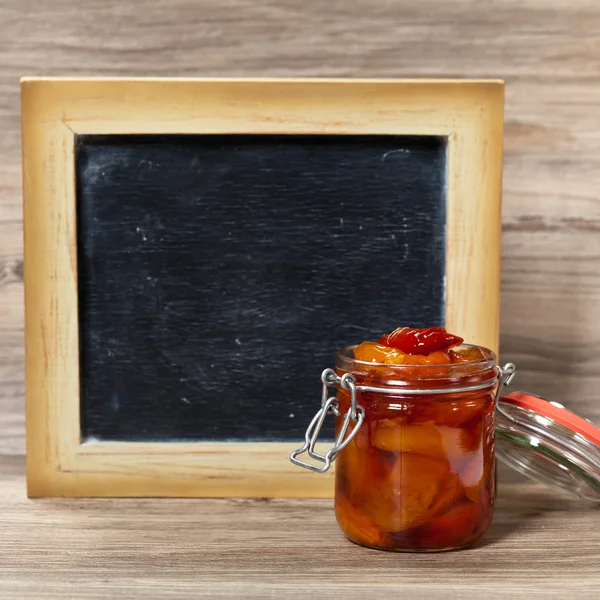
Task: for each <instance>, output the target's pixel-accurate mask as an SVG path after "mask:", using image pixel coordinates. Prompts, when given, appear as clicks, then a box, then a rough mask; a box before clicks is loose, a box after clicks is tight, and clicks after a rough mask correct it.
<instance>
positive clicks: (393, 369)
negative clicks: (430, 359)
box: [336, 344, 496, 375]
mask: <svg viewBox="0 0 600 600" xmlns="http://www.w3.org/2000/svg"><path fill="white" fill-rule="evenodd" d="M357 347H358V344H353V345H349V346H345V347H344V348H341V349H340V350H339V351H338V353H337V356H336V366H338V367H340V368H341V369H344V370H345V371H348V372H351V371H356V370H360V367H363V368H369V369H374V368H375V369H377V368H378V367H381V368H382V369H385V370H386V371H389V372H390V373H397V374H398V375H401V374H402V373H403V372H407V371H409V372H410V373H422V374H423V375H426V374H427V373H428V372H429V373H435V372H439V369H440V368H442V369H443V368H444V367H449V368H452V370H457V371H460V368H461V367H468V369H469V371H470V372H472V371H473V367H480V370H482V371H483V370H486V369H491V368H493V367H495V366H496V354H495V353H494V352H493V351H492V350H490V349H489V348H485V347H484V346H478V345H476V344H461V345H460V346H457V348H464V349H469V348H477V349H478V350H480V351H481V353H482V354H483V358H481V359H479V360H472V361H468V362H464V363H436V364H424V365H419V364H416V365H415V364H388V363H379V362H368V361H366V360H358V359H357V358H354V349H355V348H357ZM353 367H354V368H353ZM356 367H359V368H358V369H357V368H356ZM436 369H437V371H436Z"/></svg>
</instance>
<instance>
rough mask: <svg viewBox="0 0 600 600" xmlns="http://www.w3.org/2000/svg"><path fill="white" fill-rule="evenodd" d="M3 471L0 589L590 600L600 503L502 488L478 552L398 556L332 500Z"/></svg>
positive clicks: (100, 594)
mask: <svg viewBox="0 0 600 600" xmlns="http://www.w3.org/2000/svg"><path fill="white" fill-rule="evenodd" d="M22 468H23V463H22V459H20V458H16V457H12V458H11V459H10V460H8V461H6V462H4V464H3V465H2V468H1V471H0V481H2V485H1V486H0V519H1V523H2V525H1V527H2V529H1V532H2V534H1V535H0V596H1V597H2V598H3V599H4V600H13V599H14V600H17V599H18V600H24V599H28V598H31V599H35V600H46V599H49V598H77V599H81V598H85V599H100V598H115V599H118V598H127V599H130V600H134V599H137V598H140V599H142V598H144V599H146V598H211V599H212V598H249V599H252V598H273V599H275V598H277V599H278V600H279V599H288V598H300V597H304V598H313V597H315V598H316V597H319V598H346V599H363V598H365V597H367V595H368V597H369V598H390V597H401V598H407V599H427V600H436V599H440V598H461V599H463V598H464V599H465V600H470V599H473V600H475V599H477V600H479V599H480V598H486V599H490V600H493V599H500V598H502V599H504V598H522V599H524V600H525V599H537V598H540V599H541V598H544V599H547V598H556V599H558V598H561V599H563V598H567V597H575V598H578V599H583V600H586V599H589V600H592V599H596V598H597V597H598V596H597V593H598V587H599V586H600V572H599V571H598V568H597V567H598V561H599V560H600V554H599V550H598V548H599V547H600V531H599V529H598V527H597V519H598V510H597V508H596V509H593V508H589V507H582V506H581V505H579V504H576V503H573V502H571V501H566V500H564V499H563V498H559V497H557V496H553V495H552V494H551V493H548V492H547V491H546V490H545V489H543V488H541V487H536V486H533V485H530V484H526V485H519V484H513V485H510V486H504V488H503V489H501V492H500V496H499V501H498V507H497V510H496V517H495V520H494V522H493V524H492V526H491V528H490V530H489V531H488V534H487V535H486V537H485V538H484V540H483V541H482V542H481V543H480V545H479V546H477V547H476V548H473V549H469V550H463V551H457V552H449V553H441V554H420V555H419V554H395V553H386V552H378V551H374V550H367V549H365V548H361V547H359V546H355V545H354V544H352V543H350V542H348V541H347V540H346V539H345V538H344V537H343V535H342V533H341V532H340V530H339V529H338V526H337V524H336V522H335V518H334V515H333V508H332V503H331V501H327V500H303V501H299V500H274V501H266V500H161V501H159V500H133V499H132V500H125V499H121V500H109V499H106V500H84V501H81V500H77V501H76V500H57V499H55V500H36V501H31V500H26V499H25V498H24V496H25V485H24V480H23V476H22Z"/></svg>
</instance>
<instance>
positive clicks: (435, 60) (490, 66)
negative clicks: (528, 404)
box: [0, 0, 600, 599]
mask: <svg viewBox="0 0 600 600" xmlns="http://www.w3.org/2000/svg"><path fill="white" fill-rule="evenodd" d="M0 25H1V31H2V35H0V56H1V57H2V58H1V60H0V131H2V136H0V417H1V418H0V464H1V465H2V468H3V470H4V472H5V473H6V474H5V475H4V479H1V481H2V485H1V486H0V494H2V507H3V508H2V510H3V512H2V513H1V516H2V520H1V522H0V531H1V535H0V549H1V550H0V551H1V552H2V553H3V556H2V558H3V560H2V562H0V575H1V583H0V586H1V587H0V589H1V591H2V595H3V596H4V597H9V598H23V597H31V598H40V597H41V591H40V590H45V593H46V596H47V597H57V596H60V597H63V598H64V597H68V596H69V595H71V597H78V598H85V597H88V598H101V597H111V592H113V591H114V590H117V591H120V593H121V595H122V596H123V597H128V598H133V597H135V594H138V595H139V597H141V596H142V595H143V594H145V597H147V596H148V595H150V594H151V593H152V592H155V591H156V592H157V594H158V595H160V596H161V597H169V596H171V597H174V596H177V597H183V594H184V593H185V594H187V595H188V596H192V597H195V598H197V597H201V595H202V594H204V595H205V596H206V597H211V598H215V597H240V596H241V594H240V591H242V592H243V593H245V594H246V595H247V597H250V598H251V597H255V598H269V597H271V598H280V597H283V593H282V590H283V592H286V593H287V595H288V597H299V596H300V595H302V589H303V588H304V586H311V585H313V584H312V583H311V578H312V577H315V575H316V576H318V577H319V578H318V579H316V580H315V581H317V583H316V584H315V586H316V587H318V591H319V592H320V593H321V594H324V595H325V596H330V597H335V595H339V596H341V595H342V593H343V594H344V597H347V598H348V597H352V596H354V597H356V598H363V597H364V595H365V587H367V588H368V592H367V593H368V594H369V596H373V594H374V593H375V592H377V593H379V594H380V595H385V596H386V597H389V596H390V593H389V589H390V588H391V587H392V586H393V585H394V584H396V583H397V582H400V583H399V585H404V586H405V591H406V590H407V589H408V590H410V593H409V594H406V595H405V596H403V597H407V598H409V597H413V598H428V599H429V598H435V597H437V598H444V597H448V593H450V592H452V590H453V589H454V590H456V589H458V590H461V592H464V593H461V597H464V598H481V597H485V598H505V597H509V594H508V592H510V597H522V598H564V597H570V596H572V597H577V598H594V597H596V596H595V594H596V592H595V591H594V590H595V589H597V587H598V585H599V582H598V579H597V574H596V573H597V560H598V555H597V552H598V550H597V548H598V539H597V537H594V536H595V535H596V534H595V531H597V525H596V523H597V513H593V514H592V513H589V512H580V511H573V512H568V513H567V512H563V509H562V508H561V505H560V504H556V503H555V501H550V500H549V498H548V499H540V497H539V496H538V494H537V492H535V493H534V492H532V493H531V494H530V495H528V494H526V497H525V499H523V500H522V501H521V500H516V501H515V502H516V503H517V506H522V507H523V508H522V509H519V508H517V509H515V510H512V509H509V508H508V507H507V508H502V507H501V508H500V509H499V511H498V514H501V513H502V511H505V515H506V516H505V518H504V520H503V521H497V523H504V525H501V531H505V532H506V533H507V534H506V535H505V536H504V537H503V541H502V544H501V545H498V546H496V548H497V549H498V551H497V552H496V551H494V553H493V554H492V555H488V556H487V558H486V559H485V560H480V559H479V558H478V557H481V556H482V555H484V554H485V553H486V552H491V551H492V549H494V545H490V546H487V547H484V548H483V549H482V551H481V553H479V552H478V553H477V554H476V553H460V554H459V553H456V554H451V555H444V556H443V558H442V563H441V564H442V565H443V568H442V569H441V570H440V571H439V578H435V577H436V574H438V570H437V568H438V567H439V566H440V562H439V561H438V557H433V558H432V559H429V558H428V557H412V556H411V557H409V558H408V561H410V562H409V564H412V565H415V566H416V565H418V566H419V570H412V569H411V570H408V571H407V570H406V569H405V567H404V565H405V564H406V560H407V559H406V557H404V556H388V555H381V554H373V555H372V556H371V555H370V554H369V553H368V551H360V559H359V563H358V564H359V565H361V566H362V567H365V568H364V570H361V573H360V576H357V574H356V573H355V572H354V570H355V568H356V565H357V563H356V562H352V561H350V562H349V561H348V555H347V554H345V553H343V554H341V558H340V562H339V563H336V565H335V566H336V568H338V569H341V570H342V574H341V575H340V576H339V577H338V576H337V575H336V574H335V571H334V572H333V575H332V574H331V572H330V571H329V570H328V568H327V567H331V566H332V563H331V562H330V561H332V560H333V559H334V558H335V557H336V556H340V554H339V549H340V545H339V543H340V541H341V539H340V538H339V537H338V538H336V542H335V544H336V545H335V551H334V552H332V555H331V556H329V555H327V554H321V553H319V554H314V553H312V552H310V553H306V554H305V555H300V554H298V547H297V542H296V540H295V539H293V536H292V535H290V534H289V533H288V531H289V527H290V525H289V524H290V523H292V524H299V525H301V526H302V530H301V532H300V534H299V535H298V537H299V538H301V539H308V540H309V541H310V542H311V549H313V548H314V547H315V546H316V547H321V545H322V542H321V539H322V535H323V534H324V533H330V534H333V535H339V534H338V533H337V530H336V529H335V524H334V523H333V522H332V521H331V520H330V513H328V514H327V516H326V517H324V516H323V515H320V514H319V510H321V511H323V510H325V509H323V508H320V509H319V507H326V506H327V504H326V503H320V502H316V501H315V503H314V506H313V504H311V503H309V505H310V506H311V509H312V510H310V519H309V518H308V517H309V515H308V514H307V512H308V511H305V512H302V511H300V512H294V511H287V512H286V510H282V512H279V513H277V515H276V516H275V517H273V518H274V519H275V520H276V521H277V522H280V521H283V522H284V523H285V527H286V530H285V533H282V532H281V531H279V533H278V534H275V535H273V534H272V533H271V534H270V533H269V532H268V530H266V529H261V528H260V527H259V525H257V524H256V521H254V519H256V510H257V508H256V507H259V508H258V510H260V505H259V504H258V503H256V504H254V503H252V504H251V506H253V507H255V508H254V513H252V514H253V517H252V520H253V523H254V524H253V525H252V529H251V533H248V532H247V531H246V533H244V534H243V535H240V539H241V540H243V543H236V542H237V540H236V542H234V543H233V544H232V545H229V546H227V545H224V544H221V540H224V539H225V536H226V535H227V536H230V535H231V533H226V532H228V531H230V530H229V529H226V527H225V525H224V523H225V521H227V523H228V525H227V527H229V526H230V523H231V522H233V521H234V519H231V518H229V519H227V517H230V515H226V516H223V513H222V512H221V513H220V514H221V516H220V519H221V521H220V523H221V524H220V526H219V527H218V528H216V529H215V530H214V533H211V534H210V539H211V544H210V545H209V546H207V547H206V548H203V546H202V545H201V543H200V540H203V539H204V537H205V536H206V532H205V530H204V529H203V528H202V519H205V518H206V516H205V515H206V513H207V512H208V511H209V508H207V507H209V506H210V507H211V508H212V507H213V506H214V505H213V501H210V502H209V503H208V504H204V503H203V502H200V501H189V502H186V501H181V502H173V503H169V504H168V505H165V506H166V508H161V506H163V505H162V504H161V503H156V502H152V501H143V502H142V503H141V505H142V507H143V510H142V511H139V512H136V511H135V510H133V509H132V508H130V509H128V510H125V509H124V508H123V507H124V506H125V507H126V506H128V501H124V502H123V503H116V504H112V503H111V501H88V502H74V503H71V502H67V501H44V502H31V501H26V500H25V499H24V496H25V485H24V482H23V479H22V473H23V471H24V468H25V464H24V459H23V457H22V455H23V454H24V449H25V443H24V406H23V402H24V401H23V378H24V373H23V310H22V293H23V292H22V283H21V281H22V255H21V248H22V232H21V166H20V138H19V122H18V115H19V87H18V79H19V77H21V76H23V75H80V76H88V75H106V76H108V75H121V76H134V75H138V76H159V75H164V76H167V75H176V76H202V75H204V76H250V75H254V76H296V77H297V76H303V75H304V76H330V77H337V76H347V77H359V76H363V77H377V76H379V77H383V76H387V77H410V76H417V77H420V76H442V77H451V76H455V77H500V78H503V79H504V80H505V81H506V85H507V88H506V100H507V106H506V127H505V169H504V207H503V232H504V235H503V265H502V312H501V315H502V326H501V350H502V357H503V358H504V359H505V360H508V359H511V360H514V361H515V362H517V363H518V365H519V368H520V372H519V376H518V378H517V380H516V381H515V385H516V387H518V388H521V389H528V390H530V391H532V392H534V393H538V394H542V395H544V394H545V395H547V396H549V397H550V398H552V399H554V400H558V401H562V402H564V403H566V404H568V405H569V406H572V407H574V408H575V409H576V410H578V411H579V412H581V413H583V414H585V415H586V416H588V417H590V418H594V419H596V420H598V421H600V402H598V389H599V387H600V375H599V373H600V355H598V353H597V351H596V350H597V348H598V347H599V344H600V235H599V232H600V195H599V193H598V190H599V189H600V135H599V132H600V4H598V3H594V2H590V1H589V0H572V1H570V2H565V1H563V0H522V1H521V0H498V1H496V2H494V3H493V5H491V4H490V3H487V2H479V1H478V0H445V1H442V0H422V1H421V2H418V3H415V2H412V1H411V0H388V1H387V2H378V3H373V2H371V0H344V1H342V0H332V1H330V2H321V1H320V0H265V1H263V2H254V1H252V0H229V1H228V2H222V1H221V0H203V1H201V2H199V1H196V0H175V1H169V0H141V1H138V2H135V3H133V2H129V3H127V2H120V1H118V0H105V1H104V2H97V1H93V0H90V1H88V2H86V3H69V2H64V1H63V0H46V1H45V2H43V3H40V2H34V1H33V0H2V2H0ZM556 339H559V340H560V341H561V343H560V345H559V346H558V347H557V346H555V341H556ZM507 476H508V473H507V472H506V471H505V470H503V471H502V473H501V477H500V479H501V481H502V480H503V478H504V479H505V478H506V477H507ZM508 491H509V490H507V491H506V493H508ZM502 494H504V492H502ZM500 502H501V506H502V502H504V500H503V496H502V495H501V498H500ZM232 503H233V505H234V506H235V502H233V501H232ZM137 504H138V501H131V506H136V505H137ZM283 504H284V505H286V506H292V505H295V503H293V502H292V503H290V504H288V503H287V502H283ZM548 504H550V506H551V508H550V509H548ZM107 506H111V507H112V508H111V510H109V511H108V513H107V515H108V516H104V517H103V516H102V515H103V513H104V511H105V510H106V507H107ZM226 506H227V507H230V506H231V504H226ZM315 507H316V509H315ZM163 510H164V511H165V512H167V513H173V512H176V513H177V518H175V517H173V520H172V521H169V524H168V525H166V526H165V525H163V526H162V527H160V528H159V529H158V530H157V533H156V534H155V533H154V532H153V530H152V525H153V524H155V523H156V522H157V519H156V518H155V517H154V516H153V515H154V514H155V513H156V511H163ZM519 511H521V512H520V513H519ZM315 513H316V514H317V521H316V522H315V521H314V520H312V521H311V519H314V518H315V517H314V515H315ZM237 514H239V513H237ZM519 514H521V515H522V516H521V517H519ZM77 518H79V519H80V522H79V525H80V527H81V529H80V530H79V531H80V533H79V534H76V527H75V526H74V524H73V523H74V522H73V520H72V519H77ZM8 519H10V521H9V520H8ZM324 520H326V523H327V524H326V527H325V529H324V528H323V523H324ZM519 520H521V522H522V523H524V526H523V527H519V528H517V529H515V528H513V526H514V524H515V523H516V522H518V521H519ZM239 522H240V521H239V519H238V520H237V522H236V524H239ZM245 522H246V519H242V520H241V523H242V524H243V523H245ZM7 523H9V524H7ZM111 523H112V525H116V524H118V525H120V526H121V528H122V533H121V534H120V535H117V534H115V533H114V529H109V531H110V533H109V534H106V536H104V533H103V532H104V531H105V529H104V528H105V527H106V526H107V524H108V525H111ZM189 523H191V525H189V526H188V524H189ZM258 523H260V524H264V521H261V520H260V519H259V520H258ZM57 524H59V525H60V528H59V529H57V528H56V525H57ZM494 527H495V526H494ZM305 528H308V531H309V537H308V538H307V537H306V535H305V533H306V530H305ZM131 529H133V530H135V531H137V532H138V533H137V535H133V536H132V535H130V533H129V532H130V531H131ZM88 530H90V531H88ZM7 531H8V532H9V534H6V532H7ZM82 531H83V533H82ZM123 531H125V534H123ZM296 531H297V530H296ZM492 533H493V532H492ZM5 534H6V535H5ZM40 535H41V536H42V542H41V543H40V541H39V536H40ZM497 535H499V533H498V534H497ZM71 536H75V537H74V538H73V537H71ZM177 536H179V537H177ZM252 536H255V537H256V536H259V537H260V539H261V540H262V541H263V543H265V544H266V545H267V546H268V545H269V544H272V543H273V538H274V537H277V536H278V539H279V544H278V545H274V546H273V548H274V549H275V550H276V552H274V553H272V552H271V551H267V552H266V554H265V553H261V555H260V556H261V560H262V562H261V565H260V567H261V568H262V570H258V571H257V573H258V574H257V576H256V577H255V578H252V573H249V570H248V569H247V567H246V566H245V558H246V555H247V549H248V544H249V543H250V540H251V539H252ZM74 539H75V540H76V541H74ZM227 539H231V538H230V537H227ZM165 540H167V541H168V542H169V543H168V544H165V543H164V542H165ZM146 542H149V543H146ZM119 543H120V545H119ZM325 548H328V549H332V546H325ZM518 548H523V550H522V551H521V552H519V551H518ZM353 551H355V549H354V548H353ZM274 554H276V556H274ZM367 555H368V556H369V561H368V562H367V563H365V562H364V557H365V556H367ZM454 557H457V558H456V560H457V562H450V563H449V562H447V561H454ZM471 557H472V558H471ZM235 558H238V559H240V560H239V561H236V562H233V561H234V559H235ZM458 558H460V560H462V561H464V563H461V564H458ZM242 559H244V560H242ZM274 559H279V562H275V561H274ZM434 559H435V560H436V561H438V562H436V563H435V568H434V567H432V566H430V567H429V568H428V570H426V571H423V570H422V569H421V567H422V566H423V563H425V562H427V561H428V560H434ZM323 560H325V563H323ZM130 561H131V562H130ZM269 561H273V562H272V564H271V565H270V564H269ZM328 561H329V562H328ZM444 561H445V562H444ZM594 561H596V562H594ZM145 562H147V563H148V565H149V567H147V568H146V567H144V563H145ZM219 563H220V564H221V565H222V566H226V567H228V571H227V572H226V573H224V574H223V571H221V572H220V573H221V574H222V581H221V582H217V584H215V585H220V588H219V589H218V591H215V588H213V589H212V591H211V588H209V587H207V586H203V581H210V578H211V577H213V576H212V575H211V573H210V568H214V567H215V565H218V564H219ZM249 564H251V565H253V566H256V564H257V559H256V558H253V559H252V561H251V562H250V563H249ZM431 564H433V563H430V565H431ZM377 565H383V566H384V569H379V568H378V566H377ZM69 568H71V569H72V571H69ZM294 568H297V569H298V571H296V574H295V575H294V571H293V569H294ZM23 569H24V570H23ZM88 573H89V575H90V576H89V577H88ZM215 573H218V571H215ZM457 575H458V576H457ZM216 577H217V575H214V577H213V581H214V579H216ZM382 577H383V584H377V582H378V581H381V578H382ZM290 578H292V579H291V583H290ZM340 578H341V579H340ZM260 579H262V580H264V581H265V584H264V587H262V588H261V587H260V581H259V580H260ZM299 579H302V581H301V582H299ZM342 579H344V580H345V581H346V582H348V585H346V586H345V588H343V592H342V587H341V583H340V581H341V580H342ZM352 581H354V583H352ZM70 582H73V583H74V585H72V586H70ZM430 583H431V584H432V585H433V591H432V589H427V588H426V587H425V586H426V585H428V584H430ZM471 583H472V585H473V589H472V590H471V591H465V589H466V588H467V587H468V586H469V585H470V584H471ZM490 584H493V585H496V586H499V587H503V588H504V591H495V592H494V591H491V590H490V589H489V585H490ZM128 586H129V590H128V591H122V590H124V589H125V590H127V587H128ZM194 586H195V589H194ZM277 586H279V587H277ZM294 586H296V587H294ZM378 586H379V587H378ZM477 586H478V587H477ZM380 587H381V590H380ZM311 589H314V588H311ZM374 590H375V592H374ZM378 590H379V591H378ZM448 590H450V592H448ZM482 590H485V592H484V591H482ZM455 595H456V594H455ZM112 597H117V594H116V593H115V594H112Z"/></svg>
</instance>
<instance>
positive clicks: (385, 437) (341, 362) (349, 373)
mask: <svg viewBox="0 0 600 600" xmlns="http://www.w3.org/2000/svg"><path fill="white" fill-rule="evenodd" d="M462 348H463V349H464V350H466V351H467V352H469V351H470V350H469V349H472V351H473V352H474V353H477V352H478V353H479V354H478V356H480V357H481V358H479V359H476V360H473V361H471V362H465V363H457V364H448V365H431V364H427V365H389V364H379V363H369V362H363V361H359V360H356V359H355V358H354V353H353V349H354V346H349V347H347V348H344V349H342V350H341V351H340V352H339V353H338V354H337V357H336V363H335V371H334V370H331V369H327V370H325V371H324V372H323V376H322V381H323V400H322V408H321V410H320V411H319V412H318V413H317V415H316V416H315V418H314V419H313V421H312V423H311V425H310V426H309V429H308V431H307V434H306V438H305V444H304V446H303V447H302V448H299V449H298V450H296V451H295V452H294V453H292V456H291V459H292V462H295V463H296V464H299V465H301V466H304V467H307V468H310V469H312V470H314V471H319V472H323V471H325V470H327V469H328V468H329V466H330V464H331V462H332V461H333V460H336V459H337V462H336V474H335V477H336V479H335V513H336V518H337V521H338V523H339V525H340V527H341V529H342V531H343V532H344V533H345V535H346V536H347V537H348V538H349V539H350V540H351V541H353V542H355V543H357V544H361V545H363V546H368V547H371V548H378V549H383V550H395V551H413V552H418V551H421V552H433V551H441V550H451V549H456V548H462V547H465V546H469V545H472V544H473V543H475V542H476V541H477V540H478V539H480V538H481V536H483V534H484V533H485V532H486V530H487V528H488V527H489V525H490V522H491V520H492V515H493V507H494V495H495V458H494V450H495V448H494V439H495V435H494V432H495V421H496V419H495V417H496V411H495V408H496V397H497V393H498V388H499V386H500V385H501V384H502V381H501V379H502V377H501V376H502V374H504V375H505V376H506V378H510V377H512V374H513V373H514V365H507V366H506V367H505V370H502V369H498V367H497V365H496V357H495V355H494V353H493V352H491V351H490V350H487V349H485V348H481V347H474V346H463V347H462ZM331 386H332V387H335V388H336V390H337V393H336V396H331V397H330V396H329V391H328V388H329V387H331ZM332 413H333V414H334V415H335V416H336V439H335V443H334V445H333V447H332V448H331V449H330V450H329V451H328V452H327V453H325V454H320V453H318V452H317V451H316V449H315V447H316V441H317V438H318V435H319V432H320V430H321V427H322V425H323V422H324V420H325V417H326V416H327V415H328V414H332ZM303 452H308V454H309V456H311V457H312V458H313V459H315V460H317V461H318V463H320V464H318V465H314V464H310V463H306V462H304V461H302V460H300V459H299V458H298V456H299V455H300V454H302V453H303Z"/></svg>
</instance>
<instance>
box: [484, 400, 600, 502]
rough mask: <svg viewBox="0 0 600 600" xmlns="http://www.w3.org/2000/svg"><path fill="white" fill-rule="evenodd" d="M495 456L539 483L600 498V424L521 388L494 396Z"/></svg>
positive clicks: (593, 498) (588, 497)
mask: <svg viewBox="0 0 600 600" xmlns="http://www.w3.org/2000/svg"><path fill="white" fill-rule="evenodd" d="M496 452H497V455H498V458H499V459H500V460H502V461H503V462H505V463H507V464H508V465H509V466H511V467H512V468H514V469H515V470H517V471H519V472H520V473H523V474H524V475H527V476H528V477H530V478H532V479H535V480H537V481H541V482H544V483H546V484H549V485H551V486H553V487H559V488H561V489H563V490H566V491H567V492H569V493H571V494H574V495H576V496H578V497H579V498H584V499H587V500H594V501H597V502H600V428H598V427H597V426H596V425H594V424H593V423H592V422H591V421H588V420H587V419H584V418H582V417H580V416H578V415H576V414H575V413H572V412H571V411H569V410H567V409H566V408H565V407H564V406H562V405H561V404H558V403H557V402H549V401H547V400H544V399H543V398H540V397H539V396H534V395H532V394H525V393H523V392H513V393H512V394H509V395H507V396H504V397H502V398H500V399H499V400H498V420H497V427H496Z"/></svg>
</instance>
